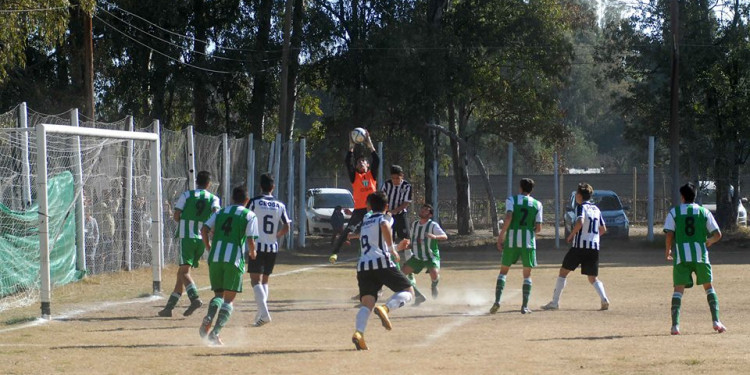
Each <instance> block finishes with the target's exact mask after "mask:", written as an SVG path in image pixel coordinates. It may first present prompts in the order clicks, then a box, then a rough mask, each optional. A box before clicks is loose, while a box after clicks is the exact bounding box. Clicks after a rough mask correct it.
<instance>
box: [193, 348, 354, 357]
mask: <svg viewBox="0 0 750 375" xmlns="http://www.w3.org/2000/svg"><path fill="white" fill-rule="evenodd" d="M349 351H351V350H344V349H337V350H323V349H302V350H291V349H288V350H258V351H252V352H234V353H200V354H196V355H195V356H197V357H256V356H262V355H287V354H309V353H335V352H349Z"/></svg>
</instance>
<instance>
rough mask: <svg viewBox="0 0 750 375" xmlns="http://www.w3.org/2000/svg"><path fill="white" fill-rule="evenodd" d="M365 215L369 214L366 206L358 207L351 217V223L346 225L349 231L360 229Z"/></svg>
mask: <svg viewBox="0 0 750 375" xmlns="http://www.w3.org/2000/svg"><path fill="white" fill-rule="evenodd" d="M365 215H367V209H366V208H358V209H356V210H354V211H352V216H351V217H350V218H349V223H348V224H347V225H346V230H347V231H349V232H356V231H358V230H359V227H360V225H362V220H364V219H365Z"/></svg>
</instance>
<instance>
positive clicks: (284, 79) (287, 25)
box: [279, 0, 294, 139]
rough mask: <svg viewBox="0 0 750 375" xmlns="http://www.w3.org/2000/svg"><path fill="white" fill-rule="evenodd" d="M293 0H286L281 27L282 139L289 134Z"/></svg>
mask: <svg viewBox="0 0 750 375" xmlns="http://www.w3.org/2000/svg"><path fill="white" fill-rule="evenodd" d="M293 6H294V0H286V5H285V7H284V24H283V25H282V29H283V34H284V35H283V38H284V40H283V43H282V47H281V100H280V101H281V103H279V133H281V135H282V137H284V139H287V137H288V136H290V135H291V132H290V131H289V126H288V123H289V120H287V117H288V116H289V113H288V108H287V107H288V106H287V103H288V102H289V84H288V82H289V45H290V43H291V36H292V35H291V34H292V32H291V29H292V12H293Z"/></svg>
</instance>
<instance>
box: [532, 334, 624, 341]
mask: <svg viewBox="0 0 750 375" xmlns="http://www.w3.org/2000/svg"><path fill="white" fill-rule="evenodd" d="M626 337H627V336H622V335H610V336H579V337H551V338H548V339H530V340H528V341H581V340H586V341H600V340H619V339H624V338H626Z"/></svg>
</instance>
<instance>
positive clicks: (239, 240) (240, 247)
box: [205, 205, 258, 270]
mask: <svg viewBox="0 0 750 375" xmlns="http://www.w3.org/2000/svg"><path fill="white" fill-rule="evenodd" d="M205 225H206V226H207V227H209V228H211V229H213V230H214V237H213V241H212V243H211V251H210V252H209V253H208V262H209V264H210V263H213V262H224V263H232V264H234V265H235V267H237V268H238V269H240V270H243V269H244V268H245V249H246V246H245V242H246V240H247V238H252V239H253V240H255V239H257V238H258V220H257V217H256V216H255V213H253V211H250V210H249V209H247V208H245V207H243V206H238V205H234V206H229V207H227V208H224V209H222V210H220V211H218V212H216V213H214V214H213V215H211V217H210V218H209V219H208V221H206V224H205Z"/></svg>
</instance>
